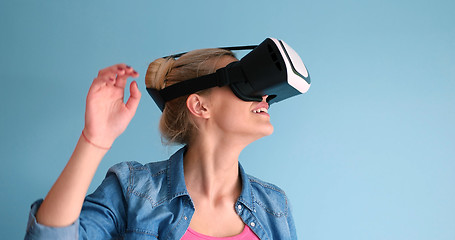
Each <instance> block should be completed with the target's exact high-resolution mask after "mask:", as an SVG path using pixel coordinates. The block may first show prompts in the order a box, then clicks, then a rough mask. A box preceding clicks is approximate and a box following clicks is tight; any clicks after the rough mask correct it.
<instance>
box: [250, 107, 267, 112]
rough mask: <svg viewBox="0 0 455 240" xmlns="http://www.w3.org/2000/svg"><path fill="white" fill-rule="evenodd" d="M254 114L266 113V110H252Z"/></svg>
mask: <svg viewBox="0 0 455 240" xmlns="http://www.w3.org/2000/svg"><path fill="white" fill-rule="evenodd" d="M253 112H254V113H268V110H267V108H258V109H254V110H253Z"/></svg>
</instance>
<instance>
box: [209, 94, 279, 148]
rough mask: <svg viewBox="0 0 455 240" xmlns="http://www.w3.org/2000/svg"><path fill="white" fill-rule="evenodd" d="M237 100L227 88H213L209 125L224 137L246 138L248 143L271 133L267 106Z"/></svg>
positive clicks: (263, 102) (261, 103)
mask: <svg viewBox="0 0 455 240" xmlns="http://www.w3.org/2000/svg"><path fill="white" fill-rule="evenodd" d="M265 99H266V96H264V98H263V101H262V102H246V101H243V100H241V99H239V98H238V97H237V96H235V94H234V93H233V92H232V90H231V89H230V88H229V87H227V86H226V87H221V88H214V89H213V90H211V92H210V116H211V124H213V125H214V127H215V129H218V130H220V131H221V132H222V134H224V135H227V136H229V135H233V136H240V137H245V138H247V139H246V140H247V141H248V142H252V141H255V140H257V139H259V138H261V137H264V136H268V135H270V134H272V133H273V126H272V124H271V123H270V115H269V114H268V107H269V106H268V104H267V102H265Z"/></svg>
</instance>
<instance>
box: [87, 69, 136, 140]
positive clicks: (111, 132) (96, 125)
mask: <svg viewBox="0 0 455 240" xmlns="http://www.w3.org/2000/svg"><path fill="white" fill-rule="evenodd" d="M138 76H139V74H138V73H137V72H136V71H135V70H134V69H133V68H131V67H130V66H127V65H125V64H116V65H113V66H110V67H107V68H105V69H102V70H100V71H99V73H98V76H97V77H96V78H95V79H94V80H93V83H92V85H91V86H90V90H89V92H88V94H87V103H86V110H85V127H84V130H83V135H84V136H85V137H86V140H88V141H89V142H90V143H92V144H93V145H95V146H99V147H101V148H109V147H110V146H111V145H112V143H113V142H114V140H115V139H116V138H117V137H118V136H119V135H120V134H121V133H122V132H123V131H124V130H125V129H126V127H127V126H128V124H129V123H130V121H131V119H132V118H133V116H134V114H135V113H136V109H137V106H138V105H139V101H140V98H141V92H140V91H139V89H138V86H137V83H136V81H133V82H131V84H130V97H129V98H128V101H127V102H126V103H125V101H124V91H125V86H126V82H127V79H128V78H129V77H134V78H136V77H138Z"/></svg>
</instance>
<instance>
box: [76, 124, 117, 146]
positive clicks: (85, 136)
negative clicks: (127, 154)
mask: <svg viewBox="0 0 455 240" xmlns="http://www.w3.org/2000/svg"><path fill="white" fill-rule="evenodd" d="M81 135H82V138H83V139H84V141H85V142H87V143H89V144H90V145H92V146H94V147H96V148H99V149H102V150H106V151H107V150H110V149H111V146H112V143H113V142H114V141H106V140H104V141H102V140H100V139H97V138H94V137H91V136H90V135H89V134H86V133H85V128H84V129H83V130H82V133H81Z"/></svg>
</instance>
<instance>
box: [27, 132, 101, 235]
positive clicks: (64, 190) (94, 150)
mask: <svg viewBox="0 0 455 240" xmlns="http://www.w3.org/2000/svg"><path fill="white" fill-rule="evenodd" d="M106 152H107V150H106V149H101V148H98V147H96V146H94V145H92V144H90V143H88V142H87V141H86V140H85V139H84V138H83V136H80V138H79V141H78V143H77V145H76V148H75V149H74V152H73V154H72V156H71V158H70V159H69V161H68V163H67V164H66V166H65V168H64V169H63V171H62V173H61V174H60V176H59V178H58V179H57V181H56V182H55V183H54V185H53V186H52V188H51V190H50V191H49V193H48V194H47V196H46V198H45V199H44V201H43V203H42V204H41V206H40V208H39V210H38V212H37V214H36V218H37V221H38V222H39V223H40V224H43V225H47V226H52V227H63V226H68V225H70V224H72V223H73V222H74V221H76V219H77V218H78V217H79V215H80V212H81V208H82V204H83V202H84V198H85V195H86V194H87V190H88V188H89V186H90V182H91V181H92V179H93V176H94V175H95V172H96V169H97V168H98V165H99V163H100V162H101V160H102V158H103V157H104V155H105V154H106Z"/></svg>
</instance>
